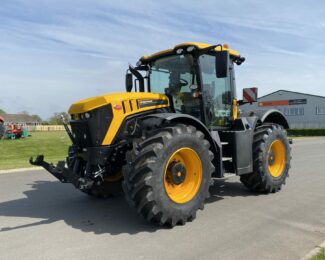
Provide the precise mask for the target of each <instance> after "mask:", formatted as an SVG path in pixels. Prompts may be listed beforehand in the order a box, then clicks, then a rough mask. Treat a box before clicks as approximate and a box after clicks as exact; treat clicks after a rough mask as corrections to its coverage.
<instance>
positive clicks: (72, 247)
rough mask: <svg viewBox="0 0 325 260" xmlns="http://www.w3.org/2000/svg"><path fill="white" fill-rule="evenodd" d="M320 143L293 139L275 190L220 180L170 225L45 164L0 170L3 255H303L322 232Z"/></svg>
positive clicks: (324, 157)
mask: <svg viewBox="0 0 325 260" xmlns="http://www.w3.org/2000/svg"><path fill="white" fill-rule="evenodd" d="M324 148H325V138H309V139H298V140H295V141H294V144H293V145H292V152H293V159H292V168H291V171H290V177H289V179H288V180H287V184H286V185H285V186H284V188H283V189H282V190H281V191H280V192H279V193H276V194H270V195H258V196H257V195H255V194H252V193H250V192H249V191H247V190H246V189H245V188H244V187H243V186H242V185H241V183H240V182H239V180H238V177H230V178H228V179H225V180H217V181H216V182H215V185H214V187H213V188H212V189H211V193H212V196H211V199H209V201H208V202H207V204H206V206H205V209H204V211H200V212H199V213H198V215H197V219H196V220H195V221H194V222H192V223H187V224H186V225H185V226H177V227H175V228H174V229H168V228H161V227H156V226H154V225H151V224H148V223H147V222H146V221H145V220H143V219H142V218H141V217H140V216H138V214H137V213H136V212H135V211H134V210H133V209H132V208H130V207H129V206H128V205H127V203H126V202H125V201H124V199H123V198H113V199H108V200H96V199H92V198H89V197H87V196H86V195H83V194H82V193H80V192H79V191H78V190H76V189H74V188H73V187H72V186H71V185H69V184H61V183H59V182H57V181H56V180H55V179H54V178H53V177H51V176H50V175H49V174H47V173H46V172H45V171H30V172H21V173H8V174H2V175H0V259H33V260H34V259H300V258H301V257H303V256H304V255H305V254H306V253H307V252H308V251H310V250H311V249H313V248H314V247H315V246H316V245H317V244H319V243H320V242H322V241H323V240H325V203H324V202H325V171H324V168H325V149H324Z"/></svg>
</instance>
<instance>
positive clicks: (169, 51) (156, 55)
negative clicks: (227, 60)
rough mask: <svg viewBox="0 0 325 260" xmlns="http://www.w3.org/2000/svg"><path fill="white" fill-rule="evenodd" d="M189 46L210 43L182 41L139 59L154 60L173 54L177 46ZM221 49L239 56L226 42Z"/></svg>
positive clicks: (199, 47)
mask: <svg viewBox="0 0 325 260" xmlns="http://www.w3.org/2000/svg"><path fill="white" fill-rule="evenodd" d="M190 46H194V47H196V48H197V49H199V50H201V49H204V48H207V47H210V46H212V44H208V43H203V42H184V43H180V44H177V45H175V47H174V48H173V49H167V50H163V51H159V52H156V53H153V54H151V55H148V56H143V57H141V59H140V61H142V62H149V61H151V60H155V59H157V58H160V57H163V56H168V55H171V54H174V53H175V51H176V50H177V49H179V48H186V47H190ZM222 49H223V50H227V51H229V54H230V56H234V57H240V54H239V52H238V51H235V50H232V49H230V48H229V47H228V45H226V44H224V45H223V47H222ZM214 51H221V47H220V46H217V47H216V48H214Z"/></svg>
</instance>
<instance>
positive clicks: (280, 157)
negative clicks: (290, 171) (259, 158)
mask: <svg viewBox="0 0 325 260" xmlns="http://www.w3.org/2000/svg"><path fill="white" fill-rule="evenodd" d="M267 160H268V162H267V163H268V169H269V173H270V174H271V176H272V177H274V178H277V177H279V176H280V175H281V173H282V172H283V169H284V167H285V162H286V150H285V147H284V145H283V143H282V142H281V141H280V140H275V141H273V142H272V144H271V145H270V148H269V152H268V159H267Z"/></svg>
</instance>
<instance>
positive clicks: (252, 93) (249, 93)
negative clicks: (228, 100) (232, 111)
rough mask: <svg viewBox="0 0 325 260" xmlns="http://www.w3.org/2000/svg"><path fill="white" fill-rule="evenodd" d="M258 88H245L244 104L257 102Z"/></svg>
mask: <svg viewBox="0 0 325 260" xmlns="http://www.w3.org/2000/svg"><path fill="white" fill-rule="evenodd" d="M257 90H258V88H244V89H243V103H251V104H252V103H253V102H257Z"/></svg>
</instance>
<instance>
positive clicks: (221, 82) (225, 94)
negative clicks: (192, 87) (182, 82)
mask: <svg viewBox="0 0 325 260" xmlns="http://www.w3.org/2000/svg"><path fill="white" fill-rule="evenodd" d="M215 61H216V58H215V56H214V55H211V54H203V55H201V56H200V57H199V64H200V68H201V86H202V90H201V91H202V96H203V102H204V105H203V106H204V112H205V118H206V125H207V126H208V127H212V128H213V127H230V124H231V114H232V99H233V98H234V97H233V92H232V86H231V80H230V77H231V73H228V76H227V77H226V78H217V76H216V68H215Z"/></svg>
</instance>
